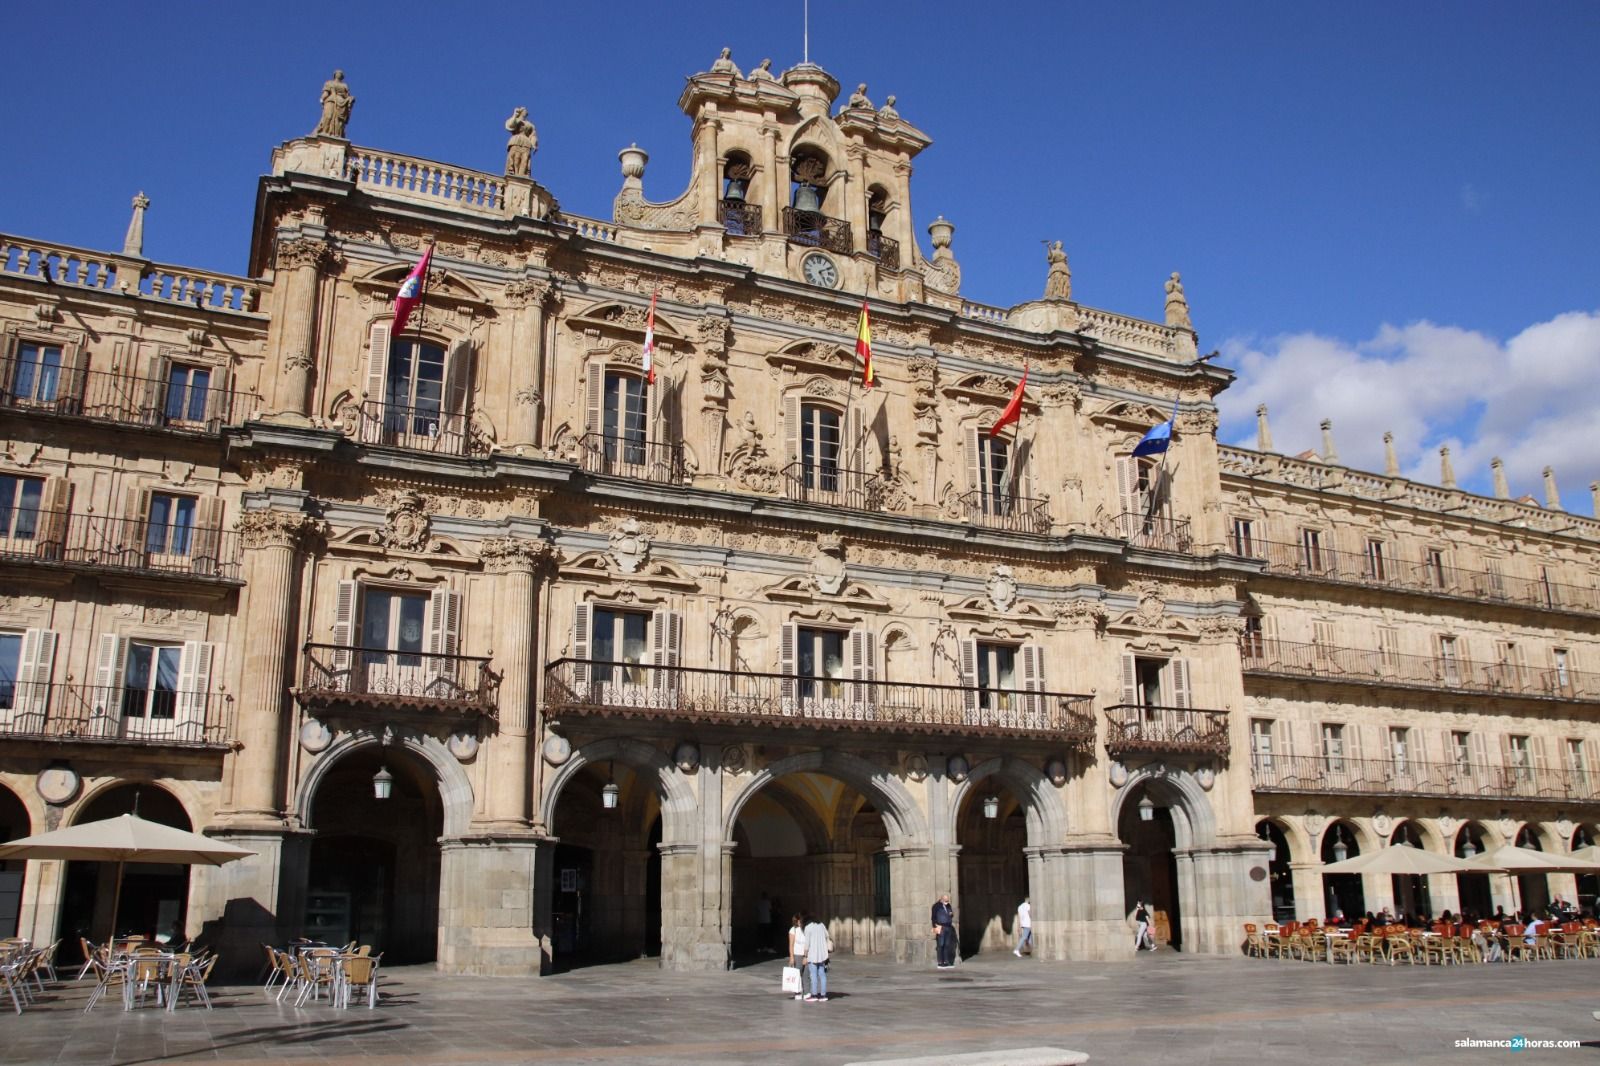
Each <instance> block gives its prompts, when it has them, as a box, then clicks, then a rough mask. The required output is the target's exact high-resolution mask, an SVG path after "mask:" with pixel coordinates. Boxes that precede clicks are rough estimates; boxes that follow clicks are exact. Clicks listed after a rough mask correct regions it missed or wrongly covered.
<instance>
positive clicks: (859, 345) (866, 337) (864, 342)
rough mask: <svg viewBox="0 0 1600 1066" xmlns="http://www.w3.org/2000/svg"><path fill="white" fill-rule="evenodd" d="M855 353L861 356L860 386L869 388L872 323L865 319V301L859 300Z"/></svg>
mask: <svg viewBox="0 0 1600 1066" xmlns="http://www.w3.org/2000/svg"><path fill="white" fill-rule="evenodd" d="M856 355H858V356H860V357H861V387H862V388H864V389H870V388H872V386H873V385H874V384H875V383H876V381H877V379H876V378H874V377H873V376H872V323H871V322H869V321H867V301H865V300H862V301H861V321H860V322H858V323H857V324H856Z"/></svg>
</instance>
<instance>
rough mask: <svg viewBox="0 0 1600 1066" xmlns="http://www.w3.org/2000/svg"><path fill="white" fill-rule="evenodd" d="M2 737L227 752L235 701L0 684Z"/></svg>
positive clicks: (92, 687)
mask: <svg viewBox="0 0 1600 1066" xmlns="http://www.w3.org/2000/svg"><path fill="white" fill-rule="evenodd" d="M0 736H5V737H37V738H40V739H44V740H65V741H81V742H84V743H95V744H154V745H165V746H172V747H192V748H219V749H220V748H226V747H228V746H229V744H230V743H231V738H232V736H233V698H232V697H231V696H225V695H223V694H221V693H217V692H173V691H162V690H157V691H148V690H145V689H137V688H114V687H108V686H98V685H73V684H49V683H41V682H33V681H15V682H13V681H5V682H0Z"/></svg>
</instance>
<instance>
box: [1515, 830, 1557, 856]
mask: <svg viewBox="0 0 1600 1066" xmlns="http://www.w3.org/2000/svg"><path fill="white" fill-rule="evenodd" d="M1524 829H1526V830H1528V832H1530V833H1532V834H1533V836H1534V837H1535V838H1536V839H1537V840H1538V841H1539V850H1540V851H1545V852H1550V853H1552V854H1557V855H1559V854H1560V853H1561V852H1563V851H1565V850H1566V847H1565V845H1564V844H1563V843H1562V840H1561V837H1560V836H1559V835H1558V834H1557V833H1556V831H1555V830H1554V829H1552V828H1551V827H1550V826H1549V824H1548V823H1545V822H1523V823H1521V824H1520V825H1518V826H1517V828H1516V830H1515V831H1514V832H1513V833H1512V834H1511V841H1512V842H1513V843H1515V842H1516V839H1517V838H1518V837H1519V836H1521V835H1522V831H1523V830H1524Z"/></svg>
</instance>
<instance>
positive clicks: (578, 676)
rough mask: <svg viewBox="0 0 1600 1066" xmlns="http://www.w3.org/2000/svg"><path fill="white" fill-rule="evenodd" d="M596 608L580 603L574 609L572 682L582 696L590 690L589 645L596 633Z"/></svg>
mask: <svg viewBox="0 0 1600 1066" xmlns="http://www.w3.org/2000/svg"><path fill="white" fill-rule="evenodd" d="M593 626H594V608H593V607H592V606H591V605H589V604H587V603H580V604H578V605H577V606H575V607H573V609H572V657H573V659H575V660H576V661H575V662H574V663H573V664H572V684H573V687H574V688H575V689H576V690H577V695H579V696H580V697H581V696H583V695H585V694H586V693H587V692H588V691H589V647H590V640H591V639H592V637H593V635H594V629H593Z"/></svg>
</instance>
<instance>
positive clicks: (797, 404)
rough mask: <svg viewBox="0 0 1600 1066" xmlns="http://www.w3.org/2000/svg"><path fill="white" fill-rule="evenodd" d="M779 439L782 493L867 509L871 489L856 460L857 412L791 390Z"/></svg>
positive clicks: (859, 432)
mask: <svg viewBox="0 0 1600 1066" xmlns="http://www.w3.org/2000/svg"><path fill="white" fill-rule="evenodd" d="M783 435H784V450H785V453H786V455H787V462H788V465H787V466H786V467H785V468H784V471H783V481H784V493H785V495H787V496H788V497H789V498H790V499H792V500H815V501H818V502H822V503H827V504H832V505H836V506H843V507H868V506H869V504H870V503H871V501H872V498H873V497H872V491H873V490H872V489H871V487H870V484H869V479H868V478H867V476H866V475H865V474H864V473H862V472H861V464H859V463H858V462H857V458H858V456H859V455H860V450H861V443H862V439H863V432H862V427H861V412H860V410H859V409H858V408H855V407H852V408H849V409H841V408H839V407H838V406H836V405H834V404H830V403H821V402H817V401H813V400H808V399H805V398H803V397H802V396H801V395H800V394H799V393H798V392H791V393H790V394H789V395H788V396H786V397H784V403H783Z"/></svg>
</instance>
